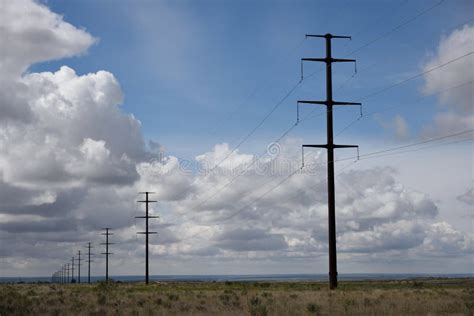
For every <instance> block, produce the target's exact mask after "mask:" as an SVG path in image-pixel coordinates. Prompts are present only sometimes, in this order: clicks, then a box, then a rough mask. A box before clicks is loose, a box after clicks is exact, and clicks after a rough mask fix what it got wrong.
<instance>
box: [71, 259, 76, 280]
mask: <svg viewBox="0 0 474 316" xmlns="http://www.w3.org/2000/svg"><path fill="white" fill-rule="evenodd" d="M71 262H72V270H71V283H73V282H76V280H74V256H73V257H72V258H71Z"/></svg>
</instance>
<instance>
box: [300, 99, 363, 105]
mask: <svg viewBox="0 0 474 316" xmlns="http://www.w3.org/2000/svg"><path fill="white" fill-rule="evenodd" d="M297 104H320V105H326V106H330V105H362V103H360V102H345V101H308V100H298V101H297Z"/></svg>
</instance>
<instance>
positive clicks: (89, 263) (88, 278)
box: [87, 243, 93, 284]
mask: <svg viewBox="0 0 474 316" xmlns="http://www.w3.org/2000/svg"><path fill="white" fill-rule="evenodd" d="M91 248H93V247H92V246H91V243H87V283H89V284H90V283H91V262H92V260H91V255H92V253H91Z"/></svg>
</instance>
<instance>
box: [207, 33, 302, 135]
mask: <svg viewBox="0 0 474 316" xmlns="http://www.w3.org/2000/svg"><path fill="white" fill-rule="evenodd" d="M305 40H306V38H303V39H302V40H301V41H300V42H299V43H298V44H297V45H296V46H295V47H294V48H293V49H292V50H290V51H289V53H288V54H287V55H286V56H285V57H283V58H282V59H281V60H279V61H277V62H276V65H279V64H281V63H282V62H283V61H286V60H287V59H288V58H289V57H290V56H291V55H292V54H293V53H294V52H295V51H296V50H298V49H299V48H300V47H301V46H302V45H303V43H304V42H305ZM269 85H270V80H268V81H266V84H265V85H264V86H262V85H258V84H257V86H256V87H255V88H254V89H253V90H252V91H251V93H250V94H248V95H247V96H246V97H245V98H244V99H243V100H242V102H240V103H239V104H238V105H237V106H236V107H235V108H234V110H232V112H231V113H230V114H229V115H228V116H227V118H225V119H223V120H220V121H219V122H218V124H217V125H216V127H215V128H214V130H213V131H212V132H211V135H214V134H216V133H217V130H218V128H219V127H220V126H221V125H222V124H223V123H224V122H226V121H228V120H230V119H232V117H233V116H234V115H235V113H237V112H238V110H239V109H240V108H241V107H242V106H243V105H245V104H246V103H247V102H248V101H249V100H250V99H251V98H252V97H253V96H254V95H255V94H256V93H257V92H258V91H259V90H261V89H264V88H266V87H268V86H269Z"/></svg>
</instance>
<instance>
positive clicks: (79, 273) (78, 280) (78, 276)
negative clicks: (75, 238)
mask: <svg viewBox="0 0 474 316" xmlns="http://www.w3.org/2000/svg"><path fill="white" fill-rule="evenodd" d="M77 283H81V251H80V250H78V251H77Z"/></svg>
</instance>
